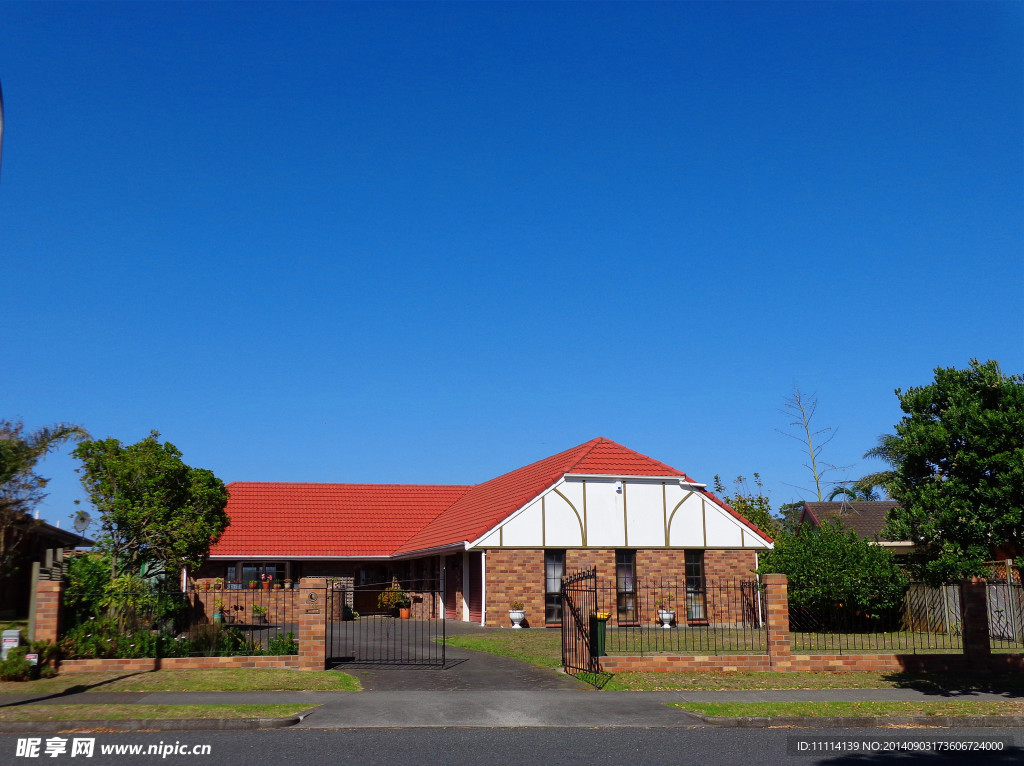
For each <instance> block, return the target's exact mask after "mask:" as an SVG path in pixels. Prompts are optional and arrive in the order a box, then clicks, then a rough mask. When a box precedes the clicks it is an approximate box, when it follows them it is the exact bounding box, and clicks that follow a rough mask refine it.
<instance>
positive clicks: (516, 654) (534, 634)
mask: <svg viewBox="0 0 1024 766" xmlns="http://www.w3.org/2000/svg"><path fill="white" fill-rule="evenodd" d="M445 643H447V644H448V645H449V646H458V647H460V648H462V649H475V650H476V651H478V652H490V653H491V654H500V655H502V656H503V657H512V658H513V659H517V660H522V661H523V662H528V663H529V664H531V665H536V666H537V667H538V668H547V669H555V668H560V667H561V666H562V633H561V631H558V630H499V631H495V632H494V633H465V634H461V635H457V636H448V638H447V639H446V641H445Z"/></svg>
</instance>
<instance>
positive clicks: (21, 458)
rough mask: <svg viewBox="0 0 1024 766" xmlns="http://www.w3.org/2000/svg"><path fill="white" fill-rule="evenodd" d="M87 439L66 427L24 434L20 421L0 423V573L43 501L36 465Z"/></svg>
mask: <svg viewBox="0 0 1024 766" xmlns="http://www.w3.org/2000/svg"><path fill="white" fill-rule="evenodd" d="M88 438H89V434H88V432H86V430H85V429H84V428H82V427H81V426H76V425H72V424H70V423H58V424H57V425H53V426H48V427H45V428H39V429H37V430H35V431H32V432H31V433H26V432H25V425H24V423H22V422H21V421H20V420H0V573H3V572H9V571H11V569H12V568H13V567H14V560H15V556H16V553H17V551H18V548H19V546H20V545H21V544H22V542H23V541H24V540H25V539H26V538H27V532H28V530H29V529H31V524H32V515H31V514H32V511H33V510H34V509H35V507H36V505H38V504H39V503H40V502H41V501H42V500H43V498H45V497H46V492H45V491H44V490H45V488H46V485H47V483H48V482H49V479H46V478H43V477H42V476H40V475H39V474H37V473H36V470H35V469H36V463H38V462H39V460H40V459H42V458H43V457H44V456H45V455H46V454H47V453H49V452H52V451H53V450H54V449H56V448H57V447H59V446H60V445H62V444H65V443H66V442H68V441H73V440H77V441H80V440H82V439H88Z"/></svg>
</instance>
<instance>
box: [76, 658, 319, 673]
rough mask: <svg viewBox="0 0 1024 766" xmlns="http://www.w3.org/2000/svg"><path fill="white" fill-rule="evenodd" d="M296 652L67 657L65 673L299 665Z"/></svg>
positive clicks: (293, 666) (142, 671) (294, 666)
mask: <svg viewBox="0 0 1024 766" xmlns="http://www.w3.org/2000/svg"><path fill="white" fill-rule="evenodd" d="M298 667H299V658H298V656H297V655H294V654H291V655H289V654H284V655H277V656H273V657H262V656H258V657H163V658H160V659H154V658H152V657H143V658H138V659H132V660H63V661H62V662H61V663H60V672H61V673H92V672H95V671H118V672H128V673H146V672H149V671H151V670H215V669H218V668H298Z"/></svg>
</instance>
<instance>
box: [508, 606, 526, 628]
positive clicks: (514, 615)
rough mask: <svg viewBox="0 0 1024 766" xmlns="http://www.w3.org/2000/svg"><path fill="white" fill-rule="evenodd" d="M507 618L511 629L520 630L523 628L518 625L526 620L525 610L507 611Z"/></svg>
mask: <svg viewBox="0 0 1024 766" xmlns="http://www.w3.org/2000/svg"><path fill="white" fill-rule="evenodd" d="M508 618H509V619H510V620H512V627H513V628H522V627H523V626H522V625H520V624H519V623H521V622H522V621H523V620H525V619H526V610H525V609H509V610H508Z"/></svg>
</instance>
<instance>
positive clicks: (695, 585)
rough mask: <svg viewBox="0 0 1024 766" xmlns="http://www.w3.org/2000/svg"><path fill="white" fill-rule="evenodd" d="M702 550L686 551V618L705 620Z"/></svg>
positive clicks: (694, 620) (695, 620)
mask: <svg viewBox="0 0 1024 766" xmlns="http://www.w3.org/2000/svg"><path fill="white" fill-rule="evenodd" d="M704 593H705V591H704V551H686V619H687V620H688V621H690V622H706V621H707V609H706V602H705V598H704Z"/></svg>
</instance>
